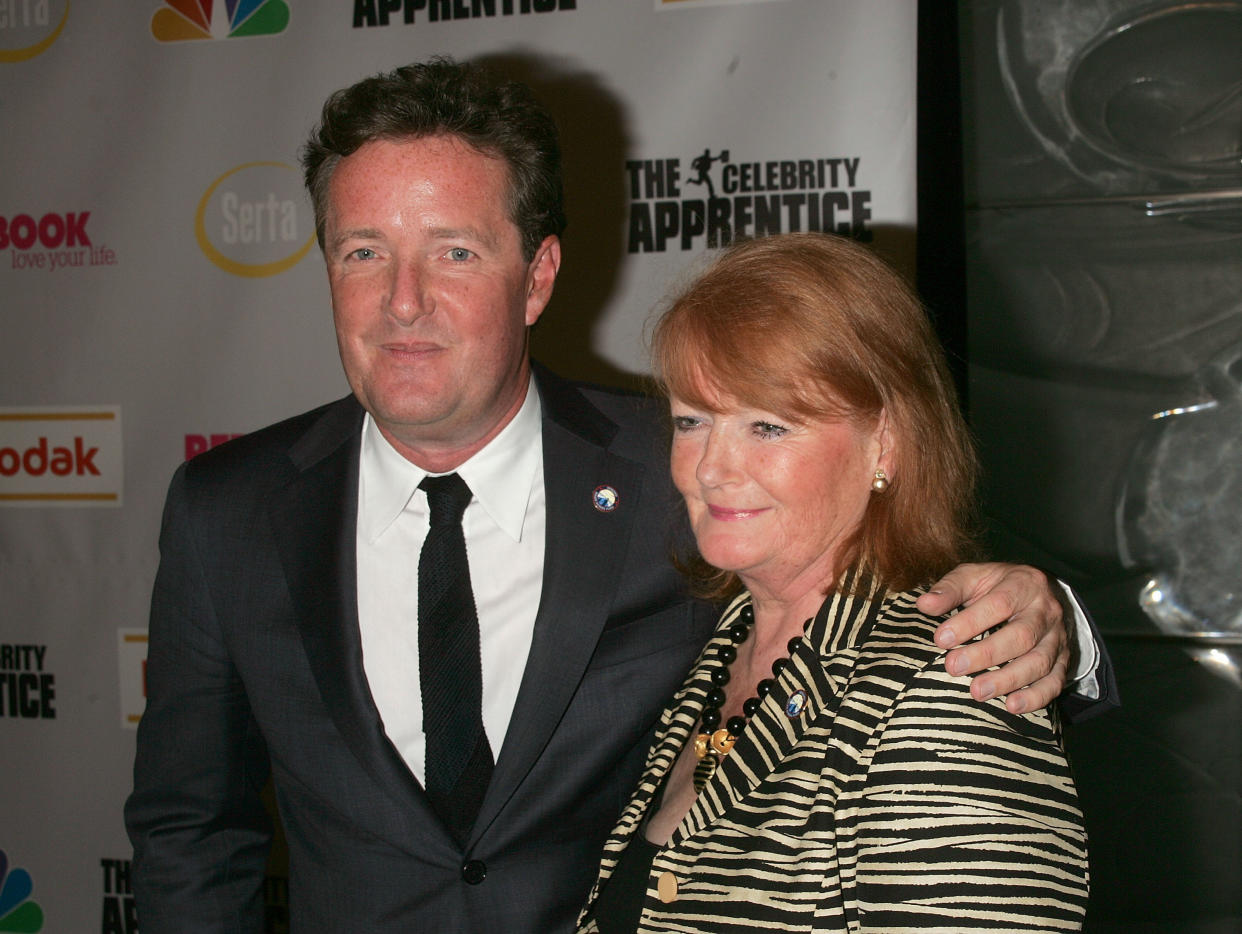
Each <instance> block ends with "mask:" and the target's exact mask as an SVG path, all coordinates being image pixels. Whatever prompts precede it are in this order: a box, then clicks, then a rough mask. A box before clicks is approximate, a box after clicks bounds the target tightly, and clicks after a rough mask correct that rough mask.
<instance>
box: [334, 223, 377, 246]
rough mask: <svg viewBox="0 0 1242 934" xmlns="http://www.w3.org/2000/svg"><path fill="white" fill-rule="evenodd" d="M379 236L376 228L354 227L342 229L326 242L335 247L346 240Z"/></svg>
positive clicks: (370, 238)
mask: <svg viewBox="0 0 1242 934" xmlns="http://www.w3.org/2000/svg"><path fill="white" fill-rule="evenodd" d="M379 238H380V232H379V230H378V228H375V227H356V228H354V229H353V230H342V231H341V232H340V233H338V234H337V235H336V236H335V237H333V238H332V239H331V240H330V241H329V242H328V245H329V246H330V247H332V248H333V249H336V248H338V247H339V246H340V245H341V244H342V243H344V242H345V241H346V240H378V239H379Z"/></svg>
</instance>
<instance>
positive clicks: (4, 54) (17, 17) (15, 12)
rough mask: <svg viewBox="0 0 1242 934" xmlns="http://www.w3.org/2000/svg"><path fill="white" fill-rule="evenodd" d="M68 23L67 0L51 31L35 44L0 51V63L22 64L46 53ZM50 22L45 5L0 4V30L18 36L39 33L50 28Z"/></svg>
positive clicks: (46, 5)
mask: <svg viewBox="0 0 1242 934" xmlns="http://www.w3.org/2000/svg"><path fill="white" fill-rule="evenodd" d="M67 22H69V0H65V10H64V12H63V13H61V14H60V22H58V23H57V24H56V26H55V27H54V28H52V31H51V32H50V33H48V34H47V35H46V36H44V37H43V38H42V39H40V40H38V41H37V42H33V43H31V44H30V45H25V46H22V47H20V48H16V49H0V62H24V61H26V59H28V58H34V57H35V56H36V55H41V54H42V53H44V52H46V51H47V50H48V49H49V48H51V45H52V43H53V42H55V41H56V40H57V39H59V38H60V34H61V33H62V32H63V31H64V29H65V23H67ZM51 25H52V20H51V16H50V15H49V8H48V4H47V3H36V4H33V5H31V4H29V3H26V4H17V3H0V28H2V29H5V30H8V29H13V30H15V31H17V33H18V35H21V34H23V33H35V34H38V33H41V32H43V30H45V29H47V28H49V27H51Z"/></svg>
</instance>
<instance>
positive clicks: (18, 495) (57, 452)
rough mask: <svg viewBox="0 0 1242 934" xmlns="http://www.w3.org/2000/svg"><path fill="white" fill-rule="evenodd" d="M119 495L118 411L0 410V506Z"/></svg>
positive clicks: (112, 501)
mask: <svg viewBox="0 0 1242 934" xmlns="http://www.w3.org/2000/svg"><path fill="white" fill-rule="evenodd" d="M121 491H122V477H121V412H120V409H119V408H117V407H116V406H97V407H93V408H74V409H41V408H32V409H6V410H0V505H4V506H34V505H61V506H63V505H71V506H83V505H100V506H117V505H120V501H121ZM0 930H3V928H0Z"/></svg>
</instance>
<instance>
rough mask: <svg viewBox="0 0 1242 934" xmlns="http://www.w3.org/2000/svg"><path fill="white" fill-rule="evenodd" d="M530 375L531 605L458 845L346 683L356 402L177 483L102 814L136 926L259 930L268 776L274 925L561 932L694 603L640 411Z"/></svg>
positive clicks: (697, 641) (694, 642)
mask: <svg viewBox="0 0 1242 934" xmlns="http://www.w3.org/2000/svg"><path fill="white" fill-rule="evenodd" d="M536 380H537V384H538V386H539V390H540V396H541V400H542V403H543V446H544V476H545V485H546V493H547V551H546V559H545V567H544V582H543V595H542V600H541V603H540V607H539V611H538V615H537V618H536V621H535V631H534V640H533V644H532V646H531V651H530V657H529V660H528V662H527V666H526V670H525V673H524V675H523V680H522V685H521V689H520V691H519V694H518V698H517V702H516V705H515V707H514V711H513V716H512V720H511V723H510V726H509V731H508V734H507V735H506V737H505V740H504V745H503V747H502V748H501V750H500V752H499V754H498V756H497V761H496V769H495V773H494V775H493V778H492V783H491V786H490V787H489V789H488V792H487V796H486V799H485V800H484V802H483V806H482V810H481V812H480V815H479V819H478V821H477V823H476V825H475V828H474V831H473V833H472V836H471V838H470V840H469V841H468V842H467V844H466V846H465V847H461V846H459V845H458V844H457V843H455V842H454V840H453V837H452V835H451V834H450V833H449V831H448V830H447V829H446V828H445V827H444V826H443V825H442V824H441V822H440V821H439V820H438V818H437V817H436V815H435V813H434V812H433V811H432V810H431V808H430V807H429V805H428V802H427V798H426V796H425V794H424V792H423V789H422V788H421V787H420V785H419V783H418V782H417V781H416V780H415V778H414V777H413V776H412V774H411V773H410V771H409V769H408V768H407V767H406V765H405V764H404V762H403V761H402V759H401V757H400V756H399V755H398V753H397V752H396V750H395V749H394V747H393V746H392V744H391V743H390V742H389V740H388V738H387V736H386V735H385V733H384V728H383V724H382V723H381V720H380V716H379V713H378V712H377V710H376V707H375V704H374V702H373V701H372V698H371V694H370V691H369V689H368V687H367V682H366V678H365V676H364V673H363V666H362V653H361V644H360V640H359V630H358V613H357V600H356V586H357V574H356V567H355V527H356V518H357V489H358V458H359V443H360V432H361V425H362V419H363V412H362V409H361V407H360V406H359V405H358V403H357V402H356V401H355V400H354V399H353V398H352V397H350V398H347V399H344V400H341V401H339V402H335V403H332V404H331V405H327V406H324V407H323V408H320V409H317V410H315V411H313V412H309V413H307V414H304V415H301V416H299V417H297V418H293V419H290V420H288V421H285V422H282V423H280V424H278V425H275V426H272V427H270V428H267V429H264V430H262V431H258V432H255V433H253V434H250V435H247V436H245V437H243V438H240V439H237V440H236V441H234V442H231V443H229V444H226V445H223V446H221V447H219V448H216V449H214V450H212V451H210V452H208V453H206V454H203V455H201V456H199V457H197V458H194V459H193V460H192V461H189V462H188V463H186V464H184V465H182V467H181V468H180V469H179V470H178V471H177V473H176V476H175V477H174V479H173V482H172V486H171V489H170V491H169V494H168V501H167V505H166V507H165V513H164V523H163V530H162V533H161V537H160V554H161V557H160V568H159V573H158V575H157V578H156V583H155V591H154V596H153V599H152V608H151V623H150V644H149V660H148V700H147V709H146V713H145V715H144V717H143V720H142V723H141V725H140V728H139V733H138V755H137V760H136V764H135V781H134V792H133V794H132V796H131V797H130V799H129V801H128V803H127V805H126V822H127V825H128V828H129V832H130V836H131V839H132V841H133V844H134V864H133V881H134V888H135V893H136V897H137V903H138V911H139V916H140V919H141V923H142V929H143V934H161V932H185V931H195V932H206V931H218V932H228V934H240V932H250V931H260V930H261V929H262V921H263V911H262V899H261V883H262V878H263V873H264V866H265V860H266V856H267V851H268V848H269V838H270V831H269V828H268V821H267V818H266V814H265V810H264V807H263V804H262V802H261V797H260V792H261V790H262V789H263V787H264V785H265V783H266V782H267V780H268V778H269V775H270V777H271V779H272V781H273V786H274V789H275V795H276V800H277V803H278V807H279V810H280V815H281V822H282V825H283V827H284V831H285V835H286V838H287V840H288V845H289V877H290V878H289V903H290V921H291V926H292V929H293V930H294V931H298V932H303V934H305V932H319V931H322V932H332V934H340V932H345V931H359V932H361V931H365V932H368V934H381V932H398V931H399V932H403V934H404V932H413V931H503V932H505V934H523V932H530V934H554V932H557V931H562V930H569V929H572V926H573V921H574V917H575V915H576V913H577V911H578V909H579V907H580V906H581V904H582V902H583V900H584V898H585V897H586V894H587V892H588V890H589V888H590V886H591V883H592V882H593V880H594V878H595V871H596V867H597V865H598V861H599V854H600V852H601V849H602V844H603V840H604V838H605V837H606V836H607V834H608V832H609V831H610V830H611V829H612V826H613V824H614V822H615V821H616V818H617V815H618V814H619V813H620V811H621V808H622V807H623V806H624V804H625V802H626V800H627V799H628V797H629V794H630V792H631V791H632V790H633V788H634V785H635V784H636V781H637V777H638V775H639V772H640V771H641V768H642V764H643V759H644V756H645V753H646V750H647V746H648V744H649V742H650V740H651V735H652V728H653V725H654V723H655V721H656V719H657V718H658V716H659V714H660V711H661V710H662V708H663V707H664V705H665V703H666V702H667V700H668V698H669V697H670V696H672V694H673V692H674V691H675V690H676V689H677V687H678V685H680V683H681V680H682V678H683V676H684V675H685V673H686V671H687V670H688V669H689V667H690V665H691V663H692V662H693V661H694V658H695V656H696V655H697V653H698V651H699V649H700V648H701V647H702V645H703V644H704V642H705V641H706V639H707V637H708V635H709V634H710V632H711V629H712V625H713V623H714V619H715V613H714V611H713V610H711V609H710V608H708V607H705V606H703V605H702V604H698V603H696V602H694V601H692V600H690V599H689V598H688V597H687V596H686V594H685V590H684V585H683V584H682V582H681V580H680V579H679V578H678V576H677V575H676V573H675V572H674V571H673V570H672V568H671V566H670V563H669V551H670V538H669V532H668V529H669V528H670V527H671V526H672V524H673V523H672V519H673V517H674V516H675V515H677V514H678V512H679V511H680V509H681V505H680V500H679V499H678V498H677V497H676V495H675V493H674V491H673V490H672V488H671V485H670V483H669V479H668V466H667V450H666V443H665V442H664V437H665V434H666V433H665V431H664V429H663V428H662V425H661V419H662V415H661V409H662V407H661V406H660V405H659V404H658V403H655V402H652V401H650V400H645V399H642V398H639V397H635V396H632V395H628V394H623V393H617V392H612V391H608V390H602V389H596V388H591V387H586V386H582V385H579V384H572V383H568V382H566V381H564V380H561V379H559V378H558V377H555V376H553V375H552V374H550V373H548V372H547V371H545V370H542V369H537V370H536ZM601 485H608V486H611V487H613V488H614V489H615V490H616V491H617V494H618V499H617V506H616V508H615V509H614V510H613V511H611V512H600V511H598V510H597V509H595V508H594V506H593V497H592V493H593V491H594V490H595V489H596V488H597V487H599V486H601ZM412 560H413V561H414V562H416V558H415V559H412ZM411 573H416V563H412V565H411ZM417 689H418V686H417V684H412V685H411V690H417ZM480 877H482V879H481V881H480Z"/></svg>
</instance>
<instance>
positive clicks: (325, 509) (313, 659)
mask: <svg viewBox="0 0 1242 934" xmlns="http://www.w3.org/2000/svg"><path fill="white" fill-rule="evenodd" d="M362 417H363V411H362V408H361V407H360V406H359V405H358V404H357V402H356V401H355V400H354V399H353V398H352V397H350V398H348V399H345V400H342V401H341V402H339V403H337V404H336V405H334V406H332V407H330V408H329V409H328V410H327V411H326V412H325V414H324V415H323V417H322V418H320V419H319V421H317V422H316V423H315V424H314V425H312V426H311V428H310V430H309V431H308V432H307V433H306V434H305V435H304V436H303V437H302V438H300V439H299V440H298V441H297V442H296V443H295V444H294V446H293V447H292V448H290V451H289V456H290V459H291V460H292V461H293V463H294V466H295V467H296V468H297V473H296V474H295V476H294V477H293V479H292V480H291V481H290V482H289V483H288V484H286V485H285V486H284V487H283V488H281V489H280V490H278V491H277V492H276V493H275V494H274V495H273V498H272V502H271V504H270V506H269V510H270V513H271V517H272V527H273V530H274V535H275V538H276V547H277V550H278V551H279V554H280V559H281V563H282V565H283V567H284V570H285V577H286V580H287V582H288V586H289V594H290V597H291V599H292V601H293V607H294V611H295V613H296V616H297V619H298V623H299V627H300V630H301V634H302V642H303V645H304V646H305V649H306V655H307V658H308V659H309V661H310V667H311V671H312V673H313V674H314V677H315V680H316V682H317V684H318V687H319V691H320V694H321V696H322V697H323V701H324V705H325V707H326V708H327V710H328V712H329V714H330V715H331V717H332V720H333V722H334V723H335V724H336V727H337V730H338V731H339V732H340V734H341V736H342V737H344V739H345V742H346V744H347V745H348V747H349V748H350V750H351V751H352V752H353V754H354V756H355V757H356V758H357V759H358V761H359V762H360V763H361V764H362V766H363V767H364V768H365V769H366V770H367V771H368V772H369V773H370V775H371V777H372V778H373V779H374V780H375V782H376V784H378V785H379V786H380V787H381V788H383V789H385V791H386V792H387V793H388V794H389V795H390V796H391V797H392V798H393V800H394V803H396V804H397V805H398V806H399V807H400V808H401V809H402V810H408V808H409V807H410V798H411V795H412V796H413V797H414V799H415V802H416V807H418V808H420V809H425V810H426V812H427V815H428V817H430V814H431V811H430V808H429V806H428V805H427V802H426V798H425V794H424V793H423V791H422V789H421V787H420V786H419V785H418V783H417V781H416V780H415V779H414V777H413V775H411V773H410V771H409V769H408V768H407V767H406V765H405V763H404V761H403V760H402V759H401V757H400V755H399V754H398V753H397V751H396V749H395V748H394V747H393V745H392V743H391V742H390V741H389V739H388V737H387V735H386V734H385V732H384V727H383V722H382V720H381V719H380V716H379V712H378V710H377V709H376V707H375V702H374V701H373V700H372V698H371V692H370V689H369V687H368V686H367V681H366V675H365V672H364V669H363V664H362V642H361V637H360V634H359V629H358V600H357V581H358V574H357V552H356V548H355V535H356V527H357V514H358V458H359V447H360V443H361V431H362ZM423 823H424V825H427V824H426V822H423ZM430 826H434V825H430Z"/></svg>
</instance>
